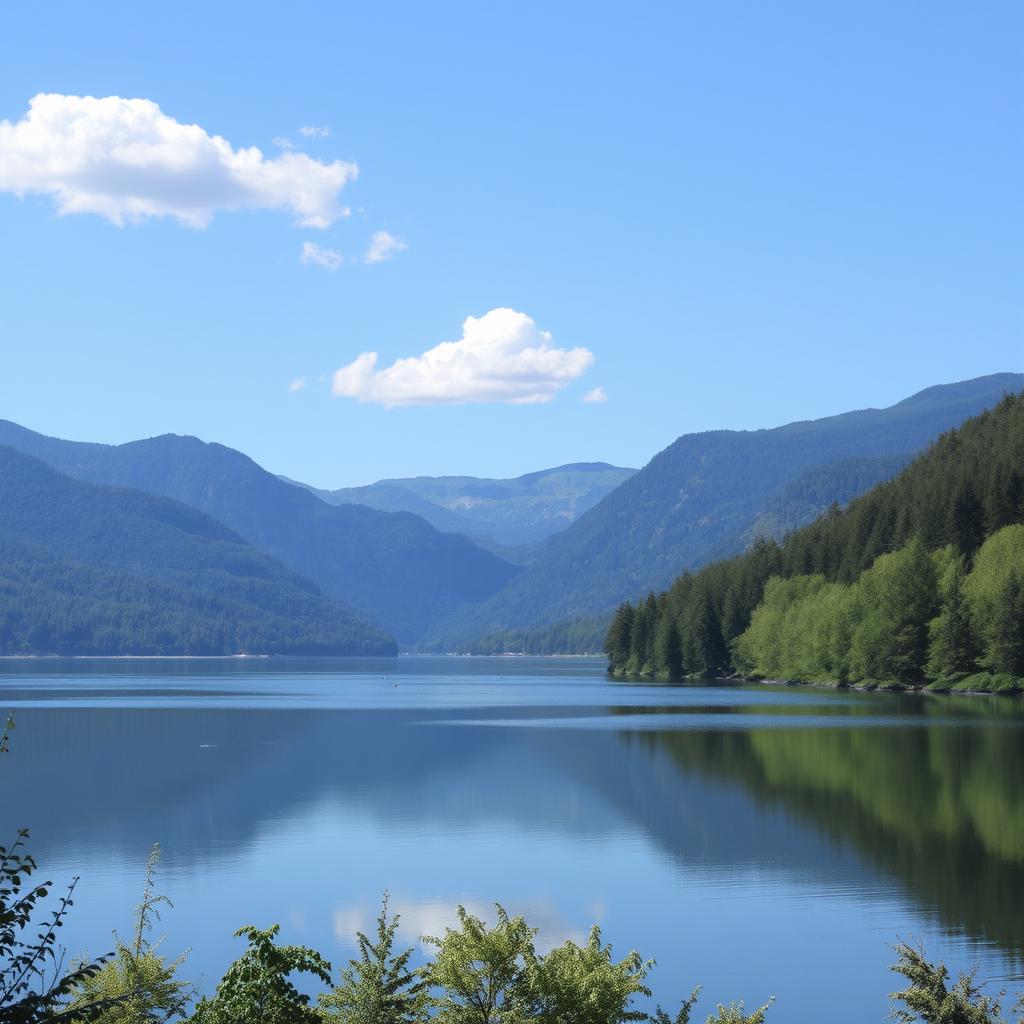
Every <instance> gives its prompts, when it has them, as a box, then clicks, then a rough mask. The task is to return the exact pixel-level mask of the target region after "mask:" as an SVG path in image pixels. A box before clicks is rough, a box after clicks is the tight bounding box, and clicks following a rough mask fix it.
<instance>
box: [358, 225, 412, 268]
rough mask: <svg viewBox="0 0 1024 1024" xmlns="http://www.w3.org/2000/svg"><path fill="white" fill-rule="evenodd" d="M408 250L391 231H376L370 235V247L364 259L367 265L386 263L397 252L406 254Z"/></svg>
mask: <svg viewBox="0 0 1024 1024" xmlns="http://www.w3.org/2000/svg"><path fill="white" fill-rule="evenodd" d="M408 248H409V246H408V245H407V244H406V243H405V242H404V241H402V239H401V238H396V237H395V236H394V235H393V234H391V232H390V231H374V233H373V234H372V235H370V246H369V248H368V249H367V250H366V256H364V257H363V259H364V260H365V262H367V263H384V262H385V261H386V260H389V259H391V258H392V257H393V256H394V255H395V253H396V252H405V250H406V249H408Z"/></svg>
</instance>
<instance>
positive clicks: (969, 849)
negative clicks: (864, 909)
mask: <svg viewBox="0 0 1024 1024" xmlns="http://www.w3.org/2000/svg"><path fill="white" fill-rule="evenodd" d="M623 735H624V737H625V738H626V739H627V740H628V742H629V743H630V744H641V745H646V746H648V747H650V748H651V749H653V750H657V751H659V752H663V753H666V754H668V755H669V756H670V757H671V758H672V760H673V761H674V762H675V763H676V765H677V766H678V767H680V768H682V769H683V770H684V771H685V772H687V773H697V774H699V775H701V776H702V777H705V778H714V779H721V780H730V781H735V782H739V783H741V784H742V785H743V787H744V789H745V790H746V791H747V792H748V793H750V794H751V795H753V796H754V797H755V798H756V800H757V801H758V803H759V804H761V805H762V806H778V807H781V808H783V809H785V810H787V811H789V812H791V813H795V814H796V815H798V816H799V817H800V818H801V819H803V820H805V821H808V822H810V823H811V824H813V825H814V826H815V827H816V828H817V829H818V830H819V832H820V833H822V834H823V835H825V836H827V837H828V838H830V839H831V840H833V841H836V842H839V843H842V844H850V843H852V844H854V846H855V847H856V848H857V849H858V850H859V851H861V852H862V853H863V854H866V855H867V856H868V857H870V858H871V860H872V861H873V862H874V863H876V864H878V865H880V866H882V867H883V868H885V869H887V870H888V871H890V872H892V873H893V874H894V875H895V876H896V877H897V878H898V879H900V880H901V881H902V882H903V884H904V886H905V887H906V889H907V890H908V894H909V895H910V897H911V898H914V899H917V900H923V901H924V902H925V903H926V904H928V905H933V906H934V908H935V910H936V911H937V912H938V914H939V915H940V917H941V919H942V920H943V922H944V923H945V924H946V925H947V926H948V927H951V928H954V929H956V928H963V929H964V930H965V931H966V932H967V933H969V934H970V935H972V936H974V937H976V938H979V939H990V940H993V941H995V942H997V943H999V944H1000V945H1001V946H1003V947H1004V948H1005V949H1006V950H1007V951H1008V952H1010V953H1011V954H1013V955H1014V956H1016V957H1018V958H1020V957H1024V800H1022V799H1021V797H1020V784H1021V780H1022V779H1024V743H1022V742H1021V740H1022V736H1021V731H1020V730H1019V729H1017V728H1005V727H1002V724H1001V723H999V722H994V723H991V724H989V725H984V724H981V723H972V724H970V725H966V726H960V725H959V724H957V725H950V724H948V723H946V724H935V725H931V726H928V725H917V724H915V725H913V726H910V727H907V728H871V727H870V726H867V725H865V727H853V728H825V729H808V728H804V729H787V728H776V729H761V730H751V731H739V730H734V731H728V730H727V731H713V732H712V731H708V732H702V731H697V730H679V731H673V732H668V731H665V732H633V733H624V734H623Z"/></svg>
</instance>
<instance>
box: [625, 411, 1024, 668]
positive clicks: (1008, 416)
mask: <svg viewBox="0 0 1024 1024" xmlns="http://www.w3.org/2000/svg"><path fill="white" fill-rule="evenodd" d="M1022 521H1024V397H1022V396H1007V397H1006V398H1004V400H1003V401H1002V402H1001V403H1000V404H999V405H998V406H997V407H996V408H994V409H992V410H991V411H989V412H986V413H983V414H982V415H981V416H978V417H977V418H975V419H973V420H971V421H969V422H968V423H966V424H964V426H963V427H961V428H960V429H958V430H954V431H950V432H949V433H947V434H944V435H943V436H942V437H941V438H940V439H939V440H938V441H937V442H936V443H935V444H934V445H933V446H932V448H931V449H930V450H929V451H928V452H927V453H925V454H924V455H922V456H920V457H919V458H918V459H916V460H915V461H914V462H913V463H911V465H910V466H908V467H907V468H906V469H905V470H904V471H903V472H902V473H900V474H899V475H898V476H897V477H896V478H895V479H893V480H891V481H888V482H886V483H883V484H881V485H879V486H877V487H875V488H874V489H873V490H871V491H870V492H869V493H867V494H866V495H864V496H862V497H861V498H859V499H857V500H855V501H853V502H851V503H850V505H849V506H848V507H847V508H846V509H845V510H843V509H840V508H839V507H838V506H835V507H833V508H832V509H831V510H829V512H828V513H827V514H826V515H824V516H823V517H822V518H821V519H819V520H818V521H817V522H815V523H813V524H812V525H810V526H808V527H805V528H804V529H801V530H798V531H796V532H794V533H792V534H790V535H789V536H788V537H787V538H786V539H785V540H784V541H783V542H782V543H781V544H779V543H776V542H774V541H772V540H767V539H758V540H757V541H755V543H754V544H753V545H752V547H751V549H750V550H749V551H748V552H747V553H746V554H744V555H741V556H738V557H736V558H733V559H730V560H727V561H722V562H717V563H715V564H713V565H710V566H708V567H706V568H705V569H703V570H701V571H700V572H697V573H688V574H684V575H683V576H682V577H680V578H679V579H678V580H677V581H676V582H675V583H674V584H673V586H672V587H671V589H670V590H668V591H667V592H666V593H664V594H662V595H660V596H658V597H655V596H654V595H653V594H651V595H649V596H648V597H647V599H646V600H644V601H641V602H639V603H638V604H637V605H635V606H634V605H630V604H624V605H622V606H621V607H620V608H619V610H618V612H617V613H616V615H615V618H614V619H613V622H612V626H611V628H610V630H609V632H608V636H607V639H606V650H607V653H608V656H609V661H610V667H611V669H612V671H614V672H619V673H624V674H641V675H655V676H661V677H665V678H673V679H675V678H681V677H682V676H685V675H691V674H718V673H730V672H752V673H756V674H759V675H767V676H780V677H783V678H792V679H799V680H832V681H839V682H867V681H873V682H898V683H912V684H913V683H921V682H923V681H926V680H933V681H934V680H946V681H949V682H951V683H958V682H960V683H962V682H963V681H964V680H965V679H971V680H973V684H975V685H989V686H992V685H995V686H1004V687H1009V686H1015V685H1017V684H1016V682H1015V680H1018V679H1020V678H1021V677H1024V526H1022V525H1020V524H1021V523H1022ZM979 671H984V672H987V673H989V674H990V676H991V678H989V679H988V680H986V679H984V678H976V676H975V674H976V673H978V672H979Z"/></svg>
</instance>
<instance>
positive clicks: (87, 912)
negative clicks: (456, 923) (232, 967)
mask: <svg viewBox="0 0 1024 1024" xmlns="http://www.w3.org/2000/svg"><path fill="white" fill-rule="evenodd" d="M8 708H11V709H14V710H16V712H17V729H16V731H15V732H14V734H13V735H12V741H11V754H10V756H9V757H5V758H4V759H3V761H2V762H0V783H2V787H3V788H2V794H3V795H2V798H0V827H2V830H3V834H4V838H5V839H6V838H7V837H8V836H9V835H10V834H11V833H12V832H13V831H14V829H16V828H17V827H18V826H27V827H30V828H31V830H32V839H31V850H32V852H33V853H34V855H35V857H36V859H37V861H38V862H39V864H40V871H41V874H42V875H44V876H45V877H47V878H52V879H54V880H55V881H57V882H65V881H68V880H70V878H71V877H72V876H74V875H80V876H81V882H80V883H79V888H78V891H77V895H76V902H75V907H74V910H73V913H72V916H71V918H70V920H69V923H68V925H67V927H66V928H65V930H64V931H65V934H64V941H65V944H66V945H67V947H68V948H69V950H70V951H71V953H73V954H79V953H83V952H86V951H87V952H89V953H92V954H97V953H101V952H104V951H106V950H107V949H108V948H110V945H111V943H110V933H111V930H112V929H115V928H116V929H117V930H118V931H119V932H121V933H122V934H123V935H128V934H129V933H130V931H131V920H132V908H133V906H134V905H135V903H137V902H138V898H139V895H140V892H141V887H142V881H143V876H144V869H145V863H146V858H147V856H148V854H149V851H150V848H151V846H152V844H153V843H155V842H159V843H160V844H161V846H162V848H163V863H162V865H161V868H160V872H159V876H158V881H159V888H160V889H161V890H162V891H164V892H166V893H167V894H168V895H169V896H170V897H171V898H172V899H173V901H174V908H173V910H168V911H165V913H164V915H163V921H162V928H163V930H164V931H166V933H167V939H166V942H165V945H164V951H165V952H168V953H171V954H177V952H179V951H180V950H181V949H182V948H183V947H186V946H189V945H190V946H191V949H192V951H191V954H190V956H189V960H188V966H187V969H186V974H187V975H189V976H191V977H193V978H195V979H197V980H200V981H201V982H202V984H203V987H204V988H206V989H210V988H212V986H213V984H214V983H215V982H216V980H217V979H218V978H219V977H220V975H221V973H222V972H223V970H224V968H225V967H226V966H227V965H228V963H229V962H230V961H231V960H232V959H234V957H235V956H237V955H238V954H239V953H240V952H241V949H242V945H241V941H240V940H237V939H233V938H232V937H231V935H232V932H233V931H234V930H235V929H236V928H238V927H239V926H240V925H243V924H248V923H253V924H256V925H259V926H261V927H262V926H265V925H267V924H270V923H272V922H275V921H277V922H280V923H281V927H282V939H283V940H284V941H288V942H297V943H303V944H306V945H311V946H314V947H317V948H318V949H320V950H321V951H322V952H323V953H324V955H325V956H327V957H328V958H329V959H330V960H332V962H334V963H335V965H336V966H337V964H339V963H340V962H343V961H344V960H346V959H347V957H348V956H350V955H352V953H353V947H354V938H353V936H354V932H355V930H356V929H359V928H361V929H368V928H369V927H370V926H371V925H372V922H373V919H374V917H375V915H376V911H377V907H378V904H379V900H380V895H381V893H382V891H383V890H384V889H389V890H390V891H391V894H392V906H393V908H394V909H396V910H398V911H399V912H400V913H401V914H402V923H403V929H402V931H403V935H404V937H405V938H406V939H407V940H408V944H410V945H414V944H416V943H417V940H418V936H420V935H422V934H423V933H434V934H437V933H439V932H441V931H443V929H444V927H445V925H446V924H448V923H450V922H451V921H452V920H453V913H452V910H453V907H454V906H455V904H456V903H463V904H465V905H466V906H467V907H468V908H470V909H472V910H474V911H476V912H478V913H480V914H481V915H484V916H486V915H487V913H488V907H489V904H490V903H491V902H492V901H494V900H498V901H500V902H501V903H503V904H504V905H505V906H506V907H507V908H508V909H509V910H510V911H512V912H516V913H522V914H524V915H525V916H526V918H527V920H528V921H529V922H530V923H531V924H533V925H534V926H536V927H538V928H539V929H540V942H541V944H542V945H544V946H550V945H552V944H555V943H558V942H560V941H562V940H564V939H565V938H566V937H569V936H571V937H574V938H576V939H578V940H579V939H582V938H583V937H584V936H585V935H586V932H587V929H588V928H589V925H590V924H591V923H592V922H598V923H600V925H601V927H602V929H603V931H604V936H605V938H606V939H607V940H609V941H611V942H612V943H613V944H614V947H615V950H616V952H619V953H621V954H623V955H624V954H625V953H626V952H628V950H629V949H631V948H637V949H639V950H640V952H641V953H643V954H644V955H645V956H653V957H656V958H657V961H658V966H657V968H656V969H655V970H654V972H653V974H652V976H651V983H652V986H653V988H654V990H655V995H656V997H657V998H658V1000H659V1001H661V1002H662V1003H663V1004H665V1005H666V1006H668V1007H669V1008H670V1009H671V1010H672V1012H673V1014H674V1012H675V1009H676V1008H677V1007H676V1005H670V1004H677V1003H678V1000H679V999H680V998H681V997H683V996H684V995H685V994H687V993H688V992H689V991H690V989H691V988H693V986H694V985H696V984H698V983H699V984H701V985H703V987H704V988H703V998H702V1000H701V1003H700V1005H699V1010H700V1011H703V1013H704V1014H706V1013H707V1012H709V1010H710V1009H711V1008H712V1006H713V1004H714V1003H715V1002H718V1001H720V1000H726V1001H728V1000H729V999H733V998H736V999H739V998H742V999H745V1000H746V1001H747V1005H748V1006H752V1005H755V1004H759V1003H760V1002H763V1001H765V1000H767V998H768V997H769V996H771V995H775V996H776V997H777V1005H776V1009H775V1010H774V1011H773V1016H774V1018H775V1019H776V1020H777V1021H779V1022H783V1021H784V1022H795V1024H803V1022H807V1024H810V1022H812V1021H813V1022H815V1024H818V1022H820V1021H821V1020H822V1019H824V1018H823V1017H822V1011H823V1010H824V1009H826V1008H827V1009H828V1011H829V1012H828V1019H829V1020H831V1021H837V1022H849V1024H854V1022H856V1024H865V1022H867V1021H882V1020H884V1019H885V1018H886V1014H887V1012H888V1007H889V1002H888V999H887V997H886V994H887V993H888V992H889V991H891V990H892V989H893V988H895V987H898V983H899V981H900V979H899V978H897V977H896V976H895V975H893V974H891V973H890V972H889V971H888V965H889V964H890V963H891V962H892V961H893V959H894V957H893V954H892V950H891V948H890V947H891V945H892V944H893V943H894V942H896V940H897V939H898V938H900V937H902V938H906V939H919V940H921V941H923V942H924V943H925V945H926V948H927V951H928V953H929V955H932V956H934V957H936V958H938V957H941V958H944V959H946V960H947V962H948V963H949V964H950V965H951V966H954V967H966V966H971V965H973V964H976V963H977V964H979V965H980V971H979V977H980V978H982V979H984V980H985V981H986V982H989V983H991V984H992V986H993V987H994V988H995V989H998V988H1002V987H1005V986H1009V987H1010V988H1011V990H1014V989H1016V988H1018V987H1024V982H1021V981H1020V979H1021V977H1022V955H1024V799H1022V797H1021V787H1022V784H1024V705H1022V704H1021V703H1020V702H1019V701H1014V700H1006V699H998V698H968V697H960V698H951V697H925V696H920V695H890V694H858V693H833V692H830V691H818V690H810V689H786V688H775V687H768V686H764V687H754V686H744V687H739V686H728V685H723V686H671V687H670V686H655V685H638V684H625V683H614V682H609V681H608V680H607V679H606V678H605V676H604V665H603V663H602V662H598V661H592V660H583V659H579V660H576V659H533V658H515V659H512V658H508V659H504V658H498V659H485V658H476V659H452V658H401V659H397V660H386V661H379V662H377V661H374V662H371V661H323V660H317V661H301V660H266V661H264V660H244V661H243V660H233V661H192V662H153V661H149V662H146V661H120V662H114V661H96V662H75V663H72V662H61V661H38V662H8V663H6V664H4V665H2V666H0V710H6V709H8ZM694 1019H695V1020H696V1019H698V1016H695V1018H694ZM699 1019H701V1020H703V1014H701V1015H699ZM769 1019H771V1017H770V1018H769Z"/></svg>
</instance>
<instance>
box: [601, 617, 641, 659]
mask: <svg viewBox="0 0 1024 1024" xmlns="http://www.w3.org/2000/svg"><path fill="white" fill-rule="evenodd" d="M633 615H634V612H633V606H632V605H631V604H629V603H628V602H627V603H624V604H620V605H619V607H618V610H617V611H616V612H615V616H614V618H613V619H612V624H611V626H610V627H609V629H608V636H607V637H606V639H605V645H604V650H605V654H607V655H608V669H609V671H611V672H620V671H622V669H624V668H625V666H626V663H627V662H628V661H629V655H630V649H631V642H632V631H633Z"/></svg>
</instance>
